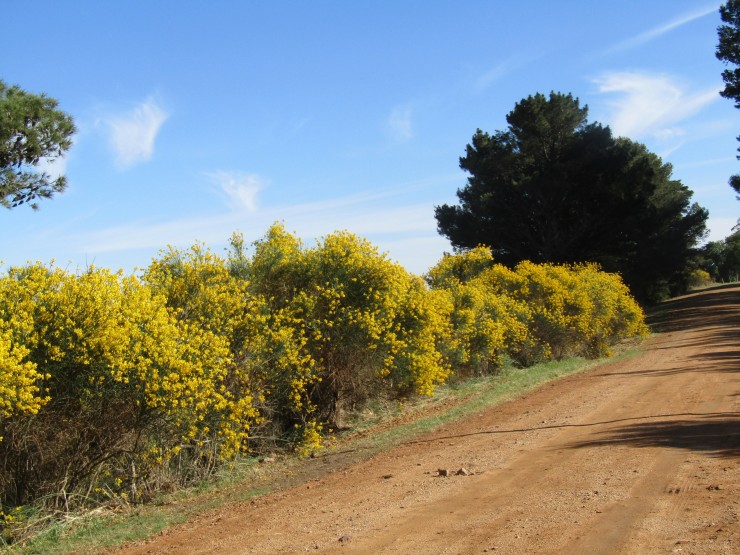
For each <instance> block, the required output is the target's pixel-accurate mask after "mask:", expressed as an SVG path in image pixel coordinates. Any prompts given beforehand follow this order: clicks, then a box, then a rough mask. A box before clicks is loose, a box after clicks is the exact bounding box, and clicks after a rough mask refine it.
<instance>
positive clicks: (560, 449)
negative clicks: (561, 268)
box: [124, 287, 740, 554]
mask: <svg viewBox="0 0 740 555" xmlns="http://www.w3.org/2000/svg"><path fill="white" fill-rule="evenodd" d="M667 308H670V310H671V314H672V316H671V317H670V318H665V317H663V319H662V321H659V322H657V325H658V327H659V329H660V330H662V331H661V332H660V333H658V334H656V335H655V336H653V337H652V338H651V339H650V340H649V341H648V343H647V345H646V348H645V352H644V353H643V354H641V355H639V356H637V357H633V358H631V359H628V360H623V361H620V362H614V363H611V364H607V365H605V366H600V367H598V368H596V369H594V370H591V371H589V372H587V373H584V374H579V375H575V376H571V377H569V378H565V379H563V380H559V381H557V382H555V383H551V384H549V385H546V386H544V387H541V388H540V389H538V390H536V391H535V392H533V393H531V394H529V395H528V396H526V397H525V398H522V399H519V400H517V401H513V402H509V403H507V404H505V405H502V406H499V407H496V408H493V409H490V410H487V411H485V412H482V413H480V414H477V415H476V416H474V417H472V418H469V419H467V420H465V421H463V422H459V423H456V424H452V425H447V426H445V427H444V428H443V429H440V430H438V431H437V432H435V433H434V434H430V435H428V436H425V437H423V438H422V439H421V441H417V442H415V443H410V444H405V445H402V446H400V447H397V448H395V449H393V450H391V451H389V452H386V453H384V454H381V455H378V456H376V457H374V458H372V459H371V460H368V461H365V462H363V463H360V464H356V465H354V466H351V467H349V468H347V469H345V470H344V471H341V472H334V473H331V474H328V475H326V476H324V477H323V478H321V479H319V480H313V481H311V482H308V483H304V484H302V485H300V486H296V487H294V488H292V489H289V490H285V491H282V492H279V493H276V494H272V495H268V496H264V497H261V498H259V499H256V500H254V501H252V502H251V503H249V502H248V503H245V504H243V505H240V506H236V507H234V506H232V507H224V508H221V509H219V510H218V512H216V513H212V514H209V515H206V516H203V517H201V518H200V519H198V520H196V521H195V522H192V523H189V524H187V525H185V526H182V527H180V528H178V529H175V530H173V531H170V532H168V533H166V534H163V535H161V536H159V537H157V538H155V539H154V540H153V541H151V542H149V543H144V544H141V545H138V546H134V547H132V548H129V549H128V550H125V551H124V552H125V553H131V554H134V553H137V554H145V553H146V554H151V553H168V554H170V553H187V554H195V553H214V554H215V553H218V554H241V553H265V554H268V553H304V552H317V553H373V554H374V553H387V554H410V553H411V554H414V553H421V554H441V553H460V554H467V553H496V554H500V553H506V554H512V553H522V554H524V553H526V554H533V553H562V554H576V553H583V554H597V553H608V554H613V553H619V554H631V553H634V554H638V553H639V554H648V553H649V554H652V553H686V554H689V553H691V554H704V553H707V554H708V553H711V554H723V553H724V554H737V553H740V411H739V408H740V288H738V287H735V288H724V289H717V290H713V291H708V292H702V293H697V294H693V295H689V296H686V297H683V298H681V299H677V300H674V301H672V302H670V303H668V304H667ZM324 463H325V461H324V462H322V460H321V458H318V459H316V460H314V461H311V464H316V465H321V464H324ZM438 469H447V470H449V471H450V473H451V475H450V476H447V477H444V476H439V475H438V474H439V473H438ZM459 469H465V470H466V471H467V473H468V475H464V474H465V473H461V474H459V475H458V474H454V472H455V471H457V470H459Z"/></svg>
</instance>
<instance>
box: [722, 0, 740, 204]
mask: <svg viewBox="0 0 740 555" xmlns="http://www.w3.org/2000/svg"><path fill="white" fill-rule="evenodd" d="M719 15H720V17H721V18H722V21H723V22H724V24H723V25H720V26H719V27H718V28H717V34H718V35H719V43H718V44H717V52H716V55H717V58H718V59H719V60H721V61H723V62H724V63H725V64H727V65H730V64H731V65H732V66H734V67H732V68H728V69H726V70H724V71H723V72H722V79H723V80H724V82H725V88H724V89H723V90H722V91H721V92H720V93H719V94H721V95H722V96H724V97H725V98H729V99H731V100H734V101H735V108H740V0H728V2H727V3H726V4H724V5H722V6H720V8H719ZM737 139H738V140H739V141H740V137H738V138H737ZM738 150H740V149H738ZM738 158H740V156H738ZM730 187H732V188H733V189H734V190H735V192H736V193H737V194H738V195H740V175H733V176H732V177H731V178H730ZM738 198H739V199H740V197H738Z"/></svg>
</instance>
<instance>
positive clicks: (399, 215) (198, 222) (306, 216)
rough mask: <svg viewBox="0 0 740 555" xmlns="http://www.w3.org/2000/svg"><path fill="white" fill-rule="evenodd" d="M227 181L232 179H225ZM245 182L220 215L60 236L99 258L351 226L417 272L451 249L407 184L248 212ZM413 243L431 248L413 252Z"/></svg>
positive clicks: (312, 234)
mask: <svg viewBox="0 0 740 555" xmlns="http://www.w3.org/2000/svg"><path fill="white" fill-rule="evenodd" d="M213 175H218V174H213ZM227 175H228V174H227ZM260 181H261V180H258V182H260ZM223 182H226V183H227V184H228V183H230V181H229V180H228V179H226V178H224V181H222V182H221V183H223ZM240 183H241V186H244V183H247V186H249V184H250V183H253V181H250V180H245V181H239V180H238V179H234V181H233V184H229V185H227V186H226V189H229V190H231V191H234V194H233V197H232V198H233V199H234V202H233V203H232V204H230V206H229V209H228V210H225V211H223V212H221V213H219V214H213V215H210V216H190V217H183V218H175V219H172V220H169V221H151V220H139V221H132V222H127V223H126V224H124V225H118V226H111V227H108V228H103V229H98V230H96V231H95V232H94V233H90V232H88V233H85V234H79V235H66V236H60V237H57V238H56V239H57V240H58V241H64V242H65V244H68V245H76V250H77V251H78V252H80V253H81V254H84V255H86V256H89V257H93V258H94V257H96V256H106V255H108V254H110V253H115V252H117V253H121V252H124V251H140V250H144V249H146V250H149V251H152V253H154V252H156V250H159V249H160V248H162V247H163V246H165V245H173V246H175V247H179V248H184V247H187V246H189V245H191V244H193V243H194V242H196V241H202V242H204V243H206V244H207V245H209V246H211V247H213V246H218V245H223V244H224V243H225V241H226V240H227V238H228V237H229V236H230V235H231V233H233V232H234V231H235V230H239V231H240V232H241V233H243V234H244V235H245V237H247V238H248V239H249V240H252V239H255V238H257V237H261V236H262V235H263V234H264V233H265V231H266V230H267V229H268V228H269V226H270V225H271V224H272V223H273V222H276V221H281V222H283V223H284V224H285V226H286V227H287V228H288V229H289V230H290V231H291V232H295V233H296V234H298V236H299V237H301V238H302V239H303V240H304V242H306V244H310V243H311V242H312V241H313V240H314V239H317V238H320V237H322V236H325V235H327V234H329V233H332V232H334V231H337V230H349V231H351V232H352V233H356V234H358V235H359V236H361V237H365V238H367V239H368V240H370V241H372V242H374V243H375V244H376V245H377V246H378V248H379V249H380V250H381V252H388V253H389V256H390V257H391V258H392V259H394V260H398V261H401V262H402V263H403V264H404V265H405V266H406V268H407V269H409V270H410V271H412V272H416V273H422V272H424V271H426V270H427V269H428V268H429V266H431V265H432V264H433V263H434V262H436V260H437V259H438V258H439V257H440V256H441V254H442V252H443V251H444V250H445V249H446V250H449V249H450V246H449V243H448V242H447V240H446V239H444V238H442V237H440V236H439V235H438V234H437V231H436V220H435V219H434V209H433V206H432V203H431V202H414V200H413V197H411V198H409V199H408V200H410V202H404V197H403V196H402V193H399V190H400V189H402V187H399V190H385V191H372V192H364V193H356V194H352V195H346V196H342V197H335V198H330V199H325V200H321V201H314V202H308V203H293V204H291V203H289V202H287V203H283V204H280V205H274V206H266V207H260V208H259V210H256V211H251V212H247V211H246V210H245V204H244V202H243V200H242V196H241V193H240V192H239V191H240V190H241V189H240V188H239V187H240V185H239V184H240ZM224 194H226V193H224ZM389 200H390V202H389ZM247 204H248V203H247ZM414 245H416V247H419V246H420V245H426V246H428V247H429V248H424V249H420V248H419V249H418V250H417V251H414ZM430 249H431V250H430Z"/></svg>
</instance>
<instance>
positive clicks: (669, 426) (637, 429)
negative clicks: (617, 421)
mask: <svg viewBox="0 0 740 555" xmlns="http://www.w3.org/2000/svg"><path fill="white" fill-rule="evenodd" d="M595 435H596V436H597V438H596V439H592V440H589V441H583V442H579V443H575V444H571V445H569V446H568V447H569V448H576V449H577V448H582V447H601V446H612V445H630V446H633V447H668V448H675V449H686V450H689V451H701V452H703V453H706V454H709V455H711V456H715V457H727V458H730V457H738V456H740V416H739V415H736V414H735V415H731V414H709V415H706V416H703V417H701V418H700V419H696V420H659V421H654V422H639V423H634V424H630V425H628V426H623V427H620V428H617V429H610V430H606V431H603V432H598V433H596V434H595Z"/></svg>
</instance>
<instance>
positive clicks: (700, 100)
mask: <svg viewBox="0 0 740 555" xmlns="http://www.w3.org/2000/svg"><path fill="white" fill-rule="evenodd" d="M594 82H595V83H596V85H597V90H598V92H600V93H603V94H612V95H617V96H616V99H615V100H613V101H612V102H610V108H611V113H610V114H609V115H608V116H607V117H608V123H609V124H610V126H611V128H612V130H613V131H614V133H615V134H616V135H621V136H626V137H631V138H639V137H646V136H651V137H655V138H663V139H666V138H676V137H680V136H681V135H683V134H684V133H685V131H684V130H683V129H682V128H681V127H679V126H677V125H676V124H678V123H680V122H682V121H684V120H685V119H687V118H689V117H691V116H693V115H694V114H696V113H697V112H699V111H700V110H701V109H702V108H703V107H704V106H706V105H707V104H709V103H710V102H713V101H715V100H717V99H718V98H719V95H718V92H719V87H712V88H711V89H708V90H704V91H700V92H698V93H687V92H686V91H685V90H684V88H683V87H682V86H681V85H680V84H679V83H678V82H677V81H676V80H675V79H674V78H672V77H670V76H667V75H659V74H648V73H641V72H610V73H605V74H603V75H602V76H601V77H599V78H597V79H595V80H594Z"/></svg>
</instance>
